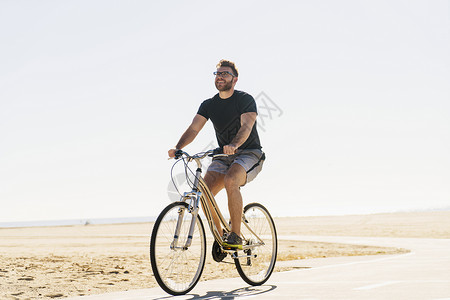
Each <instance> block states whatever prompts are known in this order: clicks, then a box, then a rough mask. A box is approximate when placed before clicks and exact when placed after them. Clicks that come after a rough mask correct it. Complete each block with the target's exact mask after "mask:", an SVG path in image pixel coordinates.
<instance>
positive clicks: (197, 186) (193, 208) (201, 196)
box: [171, 150, 265, 250]
mask: <svg viewBox="0 0 450 300" xmlns="http://www.w3.org/2000/svg"><path fill="white" fill-rule="evenodd" d="M183 153H184V152H183ZM211 153H212V151H211V150H210V151H207V152H205V154H204V156H201V157H198V156H194V157H191V156H188V157H189V159H188V161H192V160H194V161H195V162H196V163H197V170H196V172H195V179H194V184H193V189H192V191H190V192H186V193H184V195H183V196H182V197H181V201H183V202H187V201H188V200H189V201H190V203H189V206H188V209H189V213H191V214H192V220H191V224H190V228H189V234H188V239H187V241H186V243H185V245H184V247H182V248H183V249H184V250H186V249H187V248H189V247H190V245H191V243H192V236H193V233H194V229H195V222H196V219H197V216H198V213H199V209H200V207H199V203H200V202H201V203H202V207H203V210H204V213H205V216H206V219H207V220H208V225H209V228H210V230H211V233H212V234H213V236H214V239H215V240H216V241H217V242H218V243H219V245H221V244H222V236H221V234H220V233H219V230H218V229H217V227H216V224H215V223H214V219H213V216H212V212H211V209H210V207H209V205H208V201H209V203H211V206H212V208H213V209H214V212H215V213H216V214H217V216H218V217H219V221H220V223H221V224H222V226H223V228H224V230H225V231H226V232H231V227H230V225H229V224H228V223H227V221H226V220H225V218H224V217H223V215H222V213H221V212H220V210H219V208H218V205H217V202H216V200H215V198H214V195H213V194H212V193H211V191H210V190H209V188H208V186H207V185H206V183H205V181H204V180H203V177H202V176H201V174H202V164H201V161H200V160H201V159H202V158H204V157H205V156H206V155H208V154H211ZM185 154H186V153H185ZM179 214H180V216H179V217H178V221H177V226H176V231H175V234H174V240H173V242H172V244H171V248H172V247H173V248H177V243H178V236H179V234H180V226H181V224H180V220H181V219H182V217H183V214H184V210H183V211H180V212H179ZM242 217H243V224H244V226H246V227H247V229H248V230H249V231H250V232H251V233H252V234H254V235H255V236H256V237H257V239H258V242H257V243H254V244H252V245H245V246H243V250H247V249H251V248H255V247H258V246H261V245H264V244H265V243H264V242H263V240H262V239H261V238H260V237H259V236H258V235H257V234H256V233H255V232H254V231H253V230H252V229H251V228H250V227H249V226H248V225H247V223H248V222H247V221H246V220H245V216H244V215H242Z"/></svg>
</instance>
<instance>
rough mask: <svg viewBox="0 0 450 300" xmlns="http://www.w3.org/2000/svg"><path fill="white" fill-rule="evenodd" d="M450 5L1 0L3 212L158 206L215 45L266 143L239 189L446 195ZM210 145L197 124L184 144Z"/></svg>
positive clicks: (361, 206)
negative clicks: (235, 71) (253, 172)
mask: <svg viewBox="0 0 450 300" xmlns="http://www.w3.org/2000/svg"><path fill="white" fill-rule="evenodd" d="M449 7H450V5H449V1H443V0H435V1H428V0H412V1H409V0H408V1H406V0H405V1H400V0H389V1H387V0H381V1H356V0H354V1H350V0H343V1H332V0H324V1H234V0H232V1H226V2H222V1H221V2H216V1H114V0H112V1H111V0H108V1H83V0H81V1H80V0H77V1H56V0H54V1H46V0H44V1H20V0H19V1H8V0H3V1H1V2H0V40H1V47H0V205H1V209H0V222H14V221H32V220H33V221H34V220H58V219H89V218H120V217H140V216H155V215H157V214H158V213H159V211H160V210H161V209H162V208H163V207H164V206H166V205H167V204H169V203H170V201H171V198H173V190H172V189H171V187H170V185H169V183H170V181H171V173H170V169H171V167H172V165H173V163H174V161H173V160H168V159H167V150H169V149H170V148H172V147H173V146H174V145H175V144H176V143H177V141H178V139H179V137H180V136H181V134H182V133H183V132H184V130H185V129H186V128H187V127H188V125H189V124H190V122H191V120H192V118H193V117H194V115H195V113H196V112H197V109H198V106H199V105H200V103H201V102H202V101H203V100H205V99H208V98H210V97H212V96H213V95H214V94H216V93H217V91H216V90H215V87H214V76H213V75H212V72H213V71H215V65H216V64H217V62H218V61H219V60H220V59H223V58H225V59H229V60H233V61H235V62H236V65H237V67H238V68H239V72H240V76H239V80H238V83H237V85H236V89H239V90H243V91H246V92H248V93H250V94H251V95H253V97H255V101H256V102H257V106H258V110H259V116H258V120H257V122H258V130H259V134H260V138H261V143H262V146H263V150H264V151H265V152H266V156H267V160H266V162H265V164H264V168H263V171H262V172H261V173H260V174H259V175H258V177H257V178H256V179H255V181H253V182H252V183H250V184H248V185H247V186H245V187H244V188H242V194H243V197H244V202H245V203H250V202H260V203H262V204H264V205H265V206H266V207H267V208H269V210H270V211H271V213H272V214H273V215H274V216H304V215H336V214H338V215H339V214H359V213H378V212H392V211H409V210H423V209H442V208H447V209H448V208H449V207H450V184H449V183H450V87H449V83H450V56H449V55H448V53H450V9H449ZM215 145H216V141H215V137H214V131H213V128H212V124H211V123H210V122H208V123H207V125H206V126H205V128H204V129H203V130H202V132H201V133H200V134H199V136H198V137H197V139H196V140H195V141H194V142H193V143H192V144H191V145H189V146H188V147H186V148H185V150H186V151H187V152H189V153H196V152H200V151H202V150H205V149H207V148H208V147H209V148H211V147H212V146H215ZM181 171H182V170H181V169H180V168H178V167H175V168H174V175H175V176H177V174H180V173H181ZM218 201H219V203H220V205H221V207H222V209H224V210H225V211H226V196H225V195H224V193H223V192H222V193H221V194H219V195H218Z"/></svg>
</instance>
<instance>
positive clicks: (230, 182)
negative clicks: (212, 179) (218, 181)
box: [224, 163, 247, 235]
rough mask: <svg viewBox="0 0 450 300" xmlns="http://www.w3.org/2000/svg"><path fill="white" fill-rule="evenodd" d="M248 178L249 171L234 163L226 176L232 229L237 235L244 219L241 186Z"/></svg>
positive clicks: (225, 181) (225, 183)
mask: <svg viewBox="0 0 450 300" xmlns="http://www.w3.org/2000/svg"><path fill="white" fill-rule="evenodd" d="M246 180H247V172H246V171H245V169H244V167H242V166H241V165H239V164H237V163H235V164H232V165H231V167H230V169H229V170H228V172H227V174H226V175H225V178H224V185H225V189H226V191H227V196H228V210H229V212H230V217H231V231H232V232H234V233H236V234H237V235H240V234H241V220H242V210H243V204H242V195H241V191H240V187H241V186H242V185H244V184H245V182H246Z"/></svg>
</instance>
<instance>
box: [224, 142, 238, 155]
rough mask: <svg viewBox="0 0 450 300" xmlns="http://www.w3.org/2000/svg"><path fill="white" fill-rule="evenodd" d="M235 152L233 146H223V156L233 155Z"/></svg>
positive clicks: (235, 148)
mask: <svg viewBox="0 0 450 300" xmlns="http://www.w3.org/2000/svg"><path fill="white" fill-rule="evenodd" d="M236 150H237V147H236V146H235V145H233V144H229V145H225V146H223V154H227V155H233V154H234V153H235V152H236Z"/></svg>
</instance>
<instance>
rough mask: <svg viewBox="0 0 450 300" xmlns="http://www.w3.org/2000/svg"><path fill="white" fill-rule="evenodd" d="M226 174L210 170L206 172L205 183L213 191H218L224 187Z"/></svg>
mask: <svg viewBox="0 0 450 300" xmlns="http://www.w3.org/2000/svg"><path fill="white" fill-rule="evenodd" d="M224 176H225V175H224V174H221V173H218V172H214V171H208V172H206V174H205V178H204V180H205V183H206V185H207V186H208V188H209V189H210V190H211V191H212V192H213V193H218V192H219V191H220V190H221V189H222V188H223V184H224V183H223V182H224Z"/></svg>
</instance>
